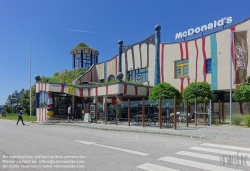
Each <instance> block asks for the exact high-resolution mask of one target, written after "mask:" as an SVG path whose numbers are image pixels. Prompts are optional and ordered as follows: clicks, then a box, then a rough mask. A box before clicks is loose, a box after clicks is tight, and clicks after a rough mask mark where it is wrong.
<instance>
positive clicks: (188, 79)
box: [187, 77, 190, 85]
mask: <svg viewBox="0 0 250 171" xmlns="http://www.w3.org/2000/svg"><path fill="white" fill-rule="evenodd" d="M187 81H188V85H189V84H190V78H189V77H188V78H187Z"/></svg>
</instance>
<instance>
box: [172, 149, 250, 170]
mask: <svg viewBox="0 0 250 171" xmlns="http://www.w3.org/2000/svg"><path fill="white" fill-rule="evenodd" d="M175 154H179V155H183V156H189V157H195V158H200V159H207V160H213V161H218V162H221V160H222V158H221V157H220V156H214V155H208V154H201V153H195V152H189V151H179V152H177V153H175ZM239 157H241V156H239ZM240 162H241V161H240ZM239 164H240V163H239ZM246 165H247V166H250V162H249V161H246Z"/></svg>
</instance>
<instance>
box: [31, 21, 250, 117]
mask: <svg viewBox="0 0 250 171" xmlns="http://www.w3.org/2000/svg"><path fill="white" fill-rule="evenodd" d="M219 22H220V20H219V21H218V23H217V24H219ZM225 22H226V20H225ZM207 27H209V24H208V25H207ZM203 28H205V26H201V27H200V29H203ZM249 29H250V19H247V20H245V21H242V22H240V23H238V24H236V25H233V26H230V27H228V28H222V29H221V30H220V31H217V32H214V33H211V34H208V35H204V36H201V37H199V38H196V39H192V40H188V41H180V42H177V43H163V42H162V41H161V35H160V34H161V26H159V25H156V26H155V33H154V34H153V35H151V36H149V37H148V38H146V39H145V40H143V41H140V42H138V43H135V44H132V45H124V43H123V41H119V43H118V44H119V45H118V55H115V56H114V57H112V58H110V59H109V60H107V61H104V62H100V63H96V64H93V65H92V66H91V67H90V68H89V69H88V71H87V72H86V73H85V74H83V75H81V76H80V77H78V78H76V80H74V82H73V83H74V84H79V85H80V84H82V83H86V82H87V83H91V82H94V83H99V82H108V81H111V80H114V79H115V78H116V75H117V73H119V72H121V73H122V74H123V78H122V79H123V80H127V81H129V83H128V82H119V83H114V84H109V85H105V86H94V87H93V86H89V87H74V91H73V93H72V92H71V93H69V92H68V88H69V87H70V86H67V85H63V84H55V83H39V82H38V83H37V87H36V91H37V93H39V92H41V91H51V92H61V93H66V94H70V95H73V96H76V97H95V98H96V97H98V98H103V99H106V98H110V99H112V98H114V97H115V95H116V94H117V93H123V97H124V98H125V99H126V98H130V99H132V98H147V97H148V94H149V93H150V91H151V89H152V87H153V86H155V85H157V84H158V83H160V82H168V83H170V84H172V85H173V86H175V87H176V88H177V89H179V90H180V92H183V90H184V89H185V87H187V86H188V85H189V84H190V83H191V82H208V83H209V84H211V90H212V91H213V92H214V101H215V102H218V101H220V102H223V103H224V104H223V105H224V107H223V108H224V110H225V112H227V113H228V111H227V110H228V107H229V98H230V94H229V90H230V60H231V59H232V88H233V89H235V88H237V86H238V85H239V84H240V83H239V82H238V83H236V84H234V83H235V82H234V81H235V78H236V77H237V76H236V74H237V72H236V68H237V66H238V64H239V62H242V59H238V58H237V57H235V51H236V49H235V47H234V45H233V41H234V39H232V38H234V36H233V35H234V33H236V32H240V31H246V37H250V32H247V31H248V30H249ZM196 31H199V29H198V28H196V29H194V32H196ZM187 34H188V31H186V32H183V33H182V35H181V37H182V38H183V37H186V36H187ZM176 36H179V37H180V34H179V35H178V34H176ZM246 47H247V49H245V51H247V52H248V51H249V46H248V45H247V46H246ZM72 52H75V50H71V54H72V55H73V56H72V59H75V57H74V54H75V53H72ZM246 54H248V53H246ZM230 58H231V59H230ZM243 62H244V66H245V69H246V74H245V75H247V76H249V73H250V68H249V67H247V66H248V63H249V60H248V55H247V56H245V58H244V60H243ZM73 64H75V62H73ZM243 81H244V79H240V82H243ZM133 83H142V84H144V86H142V85H138V84H133ZM38 110H41V109H38ZM247 111H249V105H248V104H247V103H245V104H243V105H242V104H241V105H239V104H238V103H236V102H233V112H234V113H242V112H243V113H244V112H245V113H246V112H247ZM38 113H39V112H38Z"/></svg>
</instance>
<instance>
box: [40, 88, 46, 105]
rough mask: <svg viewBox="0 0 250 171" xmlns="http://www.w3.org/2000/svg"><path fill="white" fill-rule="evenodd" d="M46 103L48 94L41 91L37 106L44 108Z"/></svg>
mask: <svg viewBox="0 0 250 171" xmlns="http://www.w3.org/2000/svg"><path fill="white" fill-rule="evenodd" d="M47 101H48V92H46V91H41V92H40V98H39V106H40V107H46V106H47Z"/></svg>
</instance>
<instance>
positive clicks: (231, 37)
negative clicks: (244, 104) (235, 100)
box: [230, 29, 234, 126]
mask: <svg viewBox="0 0 250 171" xmlns="http://www.w3.org/2000/svg"><path fill="white" fill-rule="evenodd" d="M232 39H233V36H232V30H231V29H230V49H231V53H230V54H231V55H230V126H232V62H233V61H232V57H233V56H232V55H234V54H232V48H233V46H232Z"/></svg>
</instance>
